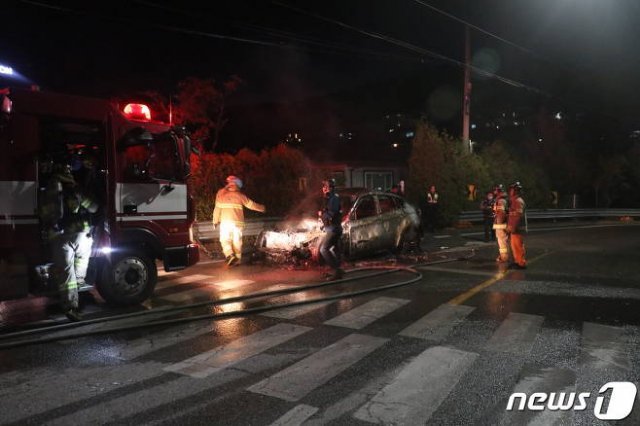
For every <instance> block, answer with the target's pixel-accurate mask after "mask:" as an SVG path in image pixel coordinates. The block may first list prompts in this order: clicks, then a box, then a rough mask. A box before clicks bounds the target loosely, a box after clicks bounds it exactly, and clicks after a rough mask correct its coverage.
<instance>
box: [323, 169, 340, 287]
mask: <svg viewBox="0 0 640 426" xmlns="http://www.w3.org/2000/svg"><path fill="white" fill-rule="evenodd" d="M322 195H323V196H324V208H323V209H322V210H320V211H319V212H318V216H319V217H320V219H321V220H322V225H323V229H324V237H323V238H322V241H321V242H320V255H321V256H322V258H323V259H324V261H325V263H326V264H327V265H329V267H331V269H333V274H329V275H328V276H327V279H328V280H339V279H341V278H342V277H344V270H343V269H342V268H340V263H341V260H342V247H341V244H340V239H341V237H342V212H341V210H340V197H339V196H338V194H336V181H335V180H334V179H328V180H325V181H322Z"/></svg>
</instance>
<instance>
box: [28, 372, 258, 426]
mask: <svg viewBox="0 0 640 426" xmlns="http://www.w3.org/2000/svg"><path fill="white" fill-rule="evenodd" d="M110 368H112V369H113V367H110ZM246 376H247V373H244V372H242V371H238V370H234V369H229V370H224V371H222V372H221V374H217V375H216V376H214V377H211V378H209V379H208V380H193V379H192V378H191V377H178V378H177V379H175V380H171V381H165V382H163V383H160V384H158V385H154V386H149V387H147V388H145V389H142V390H139V391H137V392H128V393H126V394H125V395H123V396H120V397H117V398H113V399H109V400H106V401H105V400H102V399H101V398H95V397H93V398H90V397H88V398H87V399H88V400H89V401H87V404H86V405H83V406H82V407H77V406H73V407H71V408H72V410H73V411H72V412H70V413H69V414H67V415H65V416H63V417H58V418H55V419H47V420H45V421H43V422H42V423H46V424H47V425H52V426H53V425H60V426H68V425H102V424H106V423H110V422H118V423H123V424H139V423H140V420H139V419H136V421H131V420H129V419H128V418H129V417H134V418H135V417H136V416H137V415H139V414H140V413H143V412H145V411H149V412H153V410H155V409H160V408H163V407H164V406H167V405H170V404H173V406H174V407H176V408H174V411H173V413H172V414H174V415H179V414H181V413H182V412H188V411H189V408H190V407H191V406H192V404H193V402H192V400H193V398H194V397H197V396H198V395H202V394H203V393H204V392H208V393H209V394H210V395H215V394H216V393H215V392H214V391H213V389H216V388H217V387H219V386H222V385H224V384H227V383H230V382H233V381H236V380H240V379H242V378H244V377H246ZM58 387H60V383H58ZM196 399H197V398H196ZM211 399H212V400H215V399H216V398H215V396H213V397H212V398H211ZM178 401H180V402H181V404H179V405H176V402H178ZM210 403H211V401H210ZM89 404H91V405H89ZM32 405H33V403H32ZM87 405H89V406H87Z"/></svg>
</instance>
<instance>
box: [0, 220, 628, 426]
mask: <svg viewBox="0 0 640 426" xmlns="http://www.w3.org/2000/svg"><path fill="white" fill-rule="evenodd" d="M471 234H473V233H471ZM437 237H438V238H434V237H433V236H430V238H429V242H428V245H429V247H428V249H429V251H430V253H429V258H428V260H429V261H430V262H434V261H442V262H441V263H437V264H431V265H422V266H420V265H418V266H415V265H414V267H415V270H417V271H419V272H420V273H421V274H422V278H421V279H420V281H419V282H417V283H415V284H411V285H407V286H403V287H399V288H396V289H392V290H386V291H381V292H375V293H370V294H366V295H362V296H358V297H351V298H343V299H337V300H332V301H326V302H321V303H317V304H312V305H300V306H296V307H292V308H285V309H278V310H269V311H265V312H262V313H260V314H252V315H246V316H238V317H230V318H225V319H218V320H215V321H212V320H200V321H193V322H185V323H181V324H176V325H171V326H169V325H167V326H162V327H153V328H143V329H139V330H130V331H126V332H120V333H109V334H99V335H96V336H91V337H82V338H79V337H77V338H73V339H64V340H60V341H56V342H52V343H46V344H38V345H29V346H24V347H16V348H10V349H2V350H0V413H2V415H1V416H0V423H1V424H21V425H24V424H61V425H69V424H132V425H133V424H136V425H138V424H176V425H177V424H180V425H182V424H233V425H242V424H256V425H263V424H264V425H269V424H281V425H293V424H310V425H314V424H345V425H346V424H349V425H352V424H356V425H357V424H371V423H377V424H411V425H413V424H432V425H443V424H456V425H458V424H492V425H493V424H518V425H519V424H543V425H545V424H580V425H582V424H585V425H586V424H589V425H591V424H612V423H611V422H608V423H607V422H605V421H603V420H599V419H598V418H597V416H600V417H603V416H607V415H610V416H615V415H619V416H621V415H622V414H620V413H623V414H624V411H625V409H626V408H628V407H629V406H630V404H632V403H635V409H634V410H632V411H631V413H630V414H629V415H628V416H627V417H626V418H625V419H624V420H622V421H620V422H617V423H615V424H639V423H640V404H638V401H637V399H638V397H637V395H636V396H635V397H634V396H633V395H632V393H633V392H632V391H633V389H634V388H635V387H634V385H635V386H637V385H638V382H639V381H640V380H639V373H640V355H639V354H640V351H638V349H639V345H640V327H639V326H640V268H639V267H638V265H640V227H639V226H635V225H634V224H627V225H622V226H616V227H609V226H606V227H601V226H595V227H588V228H582V229H565V230H562V231H558V232H549V231H543V230H540V231H539V232H533V233H531V234H530V235H529V236H528V237H527V239H526V246H527V257H528V260H529V267H528V269H527V270H524V271H521V270H508V269H505V268H502V267H500V266H499V265H497V264H496V263H495V262H494V259H495V256H496V251H497V249H496V247H495V246H494V245H493V244H490V243H489V244H485V243H483V242H480V241H478V240H477V239H476V236H474V235H468V236H467V237H466V238H463V237H462V236H460V235H459V234H456V235H449V236H448V234H447V233H442V234H440V235H437ZM445 246H448V247H450V248H449V249H444V250H441V249H440V247H445ZM462 256H466V257H467V258H466V259H465V260H457V259H458V258H459V257H462ZM409 260H410V259H409ZM364 264H366V262H365V263H364ZM382 264H394V262H393V259H391V258H384V257H383V258H380V259H377V262H376V265H377V266H379V265H382ZM362 265H363V264H362V263H360V264H359V265H358V266H362ZM355 266H356V265H352V267H355ZM362 273H363V272H354V273H352V274H350V275H357V274H362ZM319 275H320V271H318V270H290V269H287V268H283V267H279V268H278V267H273V266H263V265H254V266H243V267H239V268H234V269H231V270H227V269H224V268H222V266H221V264H219V263H212V262H210V263H203V264H200V265H198V266H196V267H194V268H192V269H190V270H188V271H183V272H180V273H171V274H162V275H161V277H160V279H161V281H160V284H159V288H158V290H157V291H156V295H155V296H154V298H153V299H151V300H150V301H149V302H148V303H147V306H146V308H162V307H165V308H166V307H169V306H179V305H181V304H185V303H193V302H197V301H201V300H208V299H215V298H228V297H233V296H239V295H242V294H249V293H255V292H256V291H264V290H265V289H269V290H272V289H281V288H287V287H291V286H296V285H302V284H304V283H309V282H314V281H317V280H318V278H319ZM415 276H416V275H415V274H414V273H412V272H409V271H401V272H397V273H393V274H387V275H381V276H378V277H373V278H368V279H364V280H359V281H357V282H353V283H345V284H343V285H340V286H336V287H326V288H322V287H321V288H316V289H313V290H311V291H308V292H305V293H293V294H291V295H287V296H282V297H280V298H277V299H273V300H276V301H277V302H278V303H280V302H301V301H304V300H308V299H310V298H318V297H323V296H326V295H335V294H336V293H339V292H342V291H352V290H354V289H365V288H373V287H376V286H381V285H385V284H392V283H394V282H398V281H402V280H408V279H410V278H412V277H415ZM273 300H271V301H270V302H272V301H273ZM98 302H99V301H98ZM98 302H89V303H88V304H87V307H86V311H87V314H86V315H87V317H91V316H92V315H95V316H99V315H101V314H102V313H103V312H104V309H105V308H104V307H103V306H101V305H100V304H99V303H98ZM264 303H266V302H264V301H259V302H237V303H231V304H228V305H223V306H214V307H209V308H207V309H208V310H209V312H210V313H212V314H218V313H221V312H229V311H233V310H238V309H246V308H251V307H256V306H263V304H264ZM34 309H35V308H34ZM24 310H28V306H26V305H25V304H24V303H23V304H21V305H19V307H17V306H16V307H14V309H13V310H11V309H9V310H7V309H6V307H5V311H4V312H5V315H6V312H10V313H12V314H15V315H17V316H20V315H24V314H23V313H22V311H24ZM172 318H181V316H174V317H172ZM133 323H135V320H134V319H130V320H127V322H126V324H133ZM0 343H2V341H1V340H0ZM610 382H630V383H632V384H633V385H629V384H628V383H627V384H622V385H614V387H616V389H614V390H613V391H612V390H608V391H606V392H605V391H604V390H603V393H602V394H600V393H599V392H600V391H601V388H602V387H603V386H604V385H605V384H607V383H610ZM514 393H517V394H516V396H515V397H513V398H511V403H512V405H513V408H514V409H513V410H507V407H508V405H509V401H510V396H511V395H512V394H514ZM587 393H588V394H589V395H588V396H587V395H586V394H587ZM574 396H575V400H574V399H573V397H574ZM560 397H562V401H563V402H564V403H565V404H564V405H566V409H562V410H559V409H555V410H552V409H549V400H551V404H550V405H551V406H552V407H553V406H555V405H556V403H557V402H558V400H559V398H560ZM599 397H600V398H599ZM532 398H533V399H532ZM625 398H630V399H629V400H626V399H625ZM525 399H526V401H525ZM599 399H600V400H601V402H602V407H601V408H600V409H599V410H595V405H596V402H597V401H598V400H599ZM522 401H524V403H523V404H524V408H523V409H522V410H519V409H518V408H519V407H520V403H521V402H522ZM581 401H584V403H585V404H584V405H585V408H584V409H580V408H582V407H581V405H582V404H581ZM538 408H542V409H538ZM594 410H595V411H594Z"/></svg>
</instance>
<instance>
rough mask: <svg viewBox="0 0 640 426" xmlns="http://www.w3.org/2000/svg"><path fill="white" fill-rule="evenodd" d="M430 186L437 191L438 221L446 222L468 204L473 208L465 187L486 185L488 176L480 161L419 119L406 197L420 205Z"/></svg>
mask: <svg viewBox="0 0 640 426" xmlns="http://www.w3.org/2000/svg"><path fill="white" fill-rule="evenodd" d="M432 184H433V185H436V187H437V188H438V193H439V195H440V201H439V205H440V214H441V216H442V219H443V220H444V221H445V222H446V223H450V222H452V221H454V220H455V219H456V218H457V216H458V214H459V213H460V211H462V210H464V209H465V208H469V206H470V205H473V206H474V208H475V207H477V206H476V202H475V201H473V202H469V201H468V200H467V185H469V184H474V185H476V187H483V186H487V185H489V175H488V172H487V167H486V165H485V164H484V163H483V162H482V160H481V159H480V158H479V157H478V156H475V155H473V154H470V153H468V152H467V150H465V149H463V146H462V142H461V141H459V140H457V139H454V138H452V137H451V136H449V135H447V134H446V133H443V132H439V131H438V130H437V129H436V128H435V127H433V126H432V125H431V124H429V123H428V122H426V121H425V120H422V121H420V123H418V126H417V129H416V136H415V138H414V139H413V144H412V149H411V155H410V157H409V179H408V187H407V196H408V197H409V199H410V200H412V201H413V202H414V203H416V204H417V205H423V203H424V197H425V194H426V192H427V190H428V187H429V186H430V185H432Z"/></svg>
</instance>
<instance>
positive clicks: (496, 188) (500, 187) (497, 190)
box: [493, 183, 504, 194]
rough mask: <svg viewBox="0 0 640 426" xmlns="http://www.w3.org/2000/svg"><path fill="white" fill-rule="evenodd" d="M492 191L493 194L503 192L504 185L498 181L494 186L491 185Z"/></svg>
mask: <svg viewBox="0 0 640 426" xmlns="http://www.w3.org/2000/svg"><path fill="white" fill-rule="evenodd" d="M493 193H494V194H498V193H504V185H503V184H501V183H499V184H497V185H496V186H494V187H493Z"/></svg>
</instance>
